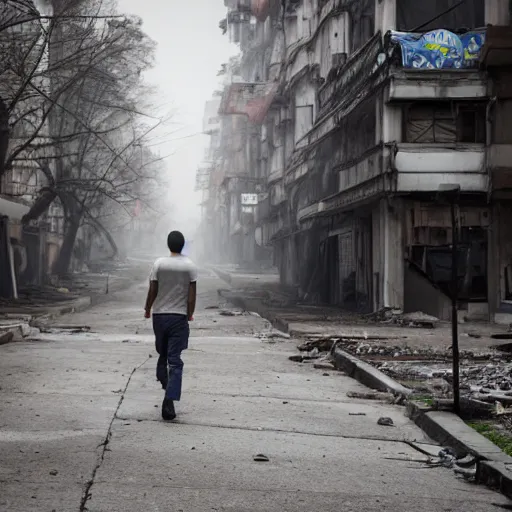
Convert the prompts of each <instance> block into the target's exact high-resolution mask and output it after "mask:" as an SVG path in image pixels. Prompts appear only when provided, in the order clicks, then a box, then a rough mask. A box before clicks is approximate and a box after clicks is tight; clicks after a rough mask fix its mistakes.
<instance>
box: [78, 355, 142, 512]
mask: <svg viewBox="0 0 512 512" xmlns="http://www.w3.org/2000/svg"><path fill="white" fill-rule="evenodd" d="M150 359H151V356H150V357H147V358H146V359H145V360H144V362H143V363H141V364H140V365H139V366H136V367H135V368H134V369H133V370H132V371H131V373H130V376H129V377H128V381H127V382H126V386H125V387H124V389H123V392H122V393H121V396H120V398H119V402H118V403H117V407H116V410H115V411H114V414H113V416H112V419H111V420H110V423H109V426H108V430H107V435H106V436H105V439H104V440H103V442H102V443H101V444H100V445H98V447H97V448H101V453H100V454H99V457H98V461H97V462H96V465H95V466H94V468H93V470H92V475H91V478H90V479H89V480H88V481H87V483H86V484H85V489H84V492H83V494H82V499H81V500H80V508H79V509H78V510H79V512H87V510H88V508H87V502H88V501H89V500H90V499H91V496H92V495H91V489H92V486H93V485H94V480H95V478H96V474H97V473H98V470H99V469H100V467H101V465H102V464H103V461H104V460H105V453H106V452H107V448H108V445H109V443H110V439H111V438H112V426H113V425H114V421H115V420H116V418H117V413H118V412H119V409H120V407H121V405H122V403H123V400H124V397H125V394H126V392H127V391H128V386H129V385H130V382H131V380H132V377H133V376H134V375H135V372H136V371H137V370H138V369H140V368H142V367H143V366H144V365H145V364H146V363H147V362H148V361H149V360H150Z"/></svg>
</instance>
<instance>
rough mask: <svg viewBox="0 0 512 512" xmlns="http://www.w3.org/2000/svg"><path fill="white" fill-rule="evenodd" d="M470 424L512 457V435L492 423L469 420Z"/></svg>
mask: <svg viewBox="0 0 512 512" xmlns="http://www.w3.org/2000/svg"><path fill="white" fill-rule="evenodd" d="M468 425H469V426H470V427H471V428H472V429H474V430H476V431H477V432H478V433H479V434H482V435H483V436H484V437H486V438H487V439H489V441H491V443H494V444H495V445H496V446H497V447H498V448H500V449H501V450H502V451H504V452H505V453H506V454H507V455H510V456H511V457H512V435H510V434H507V433H504V432H501V431H498V430H496V428H495V427H494V426H493V424H492V423H489V422H485V421H469V422H468Z"/></svg>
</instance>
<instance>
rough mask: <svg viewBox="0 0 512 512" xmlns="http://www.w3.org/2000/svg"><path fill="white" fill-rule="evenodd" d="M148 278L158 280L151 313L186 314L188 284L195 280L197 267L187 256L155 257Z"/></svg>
mask: <svg viewBox="0 0 512 512" xmlns="http://www.w3.org/2000/svg"><path fill="white" fill-rule="evenodd" d="M149 280H150V281H157V282H158V295H157V297H156V300H155V303H154V305H153V314H155V315H161V314H173V315H186V314H187V301H188V290H189V286H190V283H195V282H196V281H197V268H196V266H195V265H194V263H192V261H191V260H190V259H189V258H187V257H186V256H181V255H180V256H168V257H167V258H159V259H157V260H156V261H155V264H154V265H153V269H152V270H151V275H150V277H149Z"/></svg>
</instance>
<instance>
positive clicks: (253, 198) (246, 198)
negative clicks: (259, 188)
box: [242, 194, 258, 206]
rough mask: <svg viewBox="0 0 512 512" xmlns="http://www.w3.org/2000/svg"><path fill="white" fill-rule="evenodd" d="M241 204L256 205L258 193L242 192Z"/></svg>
mask: <svg viewBox="0 0 512 512" xmlns="http://www.w3.org/2000/svg"><path fill="white" fill-rule="evenodd" d="M242 205H243V206H257V205H258V194H242Z"/></svg>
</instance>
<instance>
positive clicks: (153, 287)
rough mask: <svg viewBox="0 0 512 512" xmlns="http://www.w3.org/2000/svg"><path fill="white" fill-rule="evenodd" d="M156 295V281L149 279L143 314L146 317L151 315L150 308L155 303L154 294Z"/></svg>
mask: <svg viewBox="0 0 512 512" xmlns="http://www.w3.org/2000/svg"><path fill="white" fill-rule="evenodd" d="M157 295H158V281H150V282H149V290H148V296H147V298H146V307H145V308H144V309H145V312H146V314H145V315H144V316H145V317H146V318H149V317H150V316H151V308H152V307H153V304H154V303H155V300H156V296H157Z"/></svg>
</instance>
